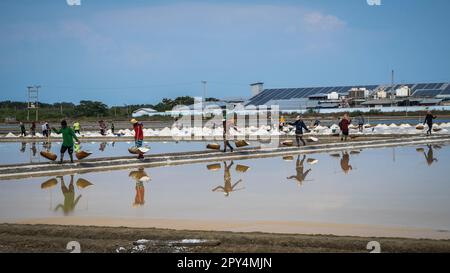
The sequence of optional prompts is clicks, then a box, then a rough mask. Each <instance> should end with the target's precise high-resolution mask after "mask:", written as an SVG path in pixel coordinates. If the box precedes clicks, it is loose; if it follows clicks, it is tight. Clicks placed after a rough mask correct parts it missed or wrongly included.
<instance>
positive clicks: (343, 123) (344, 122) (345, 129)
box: [339, 113, 352, 141]
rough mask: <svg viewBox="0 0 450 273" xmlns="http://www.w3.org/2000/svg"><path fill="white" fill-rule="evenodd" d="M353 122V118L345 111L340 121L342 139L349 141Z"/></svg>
mask: <svg viewBox="0 0 450 273" xmlns="http://www.w3.org/2000/svg"><path fill="white" fill-rule="evenodd" d="M351 123H352V120H351V119H350V118H349V116H348V114H347V113H345V114H344V117H343V118H342V119H341V121H340V122H339V128H340V129H341V132H342V136H341V141H347V137H348V131H349V128H348V127H349V126H350V124H351Z"/></svg>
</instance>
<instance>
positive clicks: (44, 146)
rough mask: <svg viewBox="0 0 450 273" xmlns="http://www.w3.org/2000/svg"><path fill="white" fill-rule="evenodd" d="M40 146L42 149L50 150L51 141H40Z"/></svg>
mask: <svg viewBox="0 0 450 273" xmlns="http://www.w3.org/2000/svg"><path fill="white" fill-rule="evenodd" d="M42 147H43V148H44V149H47V151H50V149H51V148H52V143H51V142H50V141H46V142H42Z"/></svg>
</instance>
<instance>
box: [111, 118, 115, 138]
mask: <svg viewBox="0 0 450 273" xmlns="http://www.w3.org/2000/svg"><path fill="white" fill-rule="evenodd" d="M114 129H115V127H114V122H112V121H111V133H112V134H113V135H114Z"/></svg>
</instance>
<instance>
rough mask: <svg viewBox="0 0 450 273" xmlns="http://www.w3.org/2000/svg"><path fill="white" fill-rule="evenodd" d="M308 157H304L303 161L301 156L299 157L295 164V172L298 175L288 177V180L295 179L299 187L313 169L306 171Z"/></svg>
mask: <svg viewBox="0 0 450 273" xmlns="http://www.w3.org/2000/svg"><path fill="white" fill-rule="evenodd" d="M305 159H306V155H303V158H302V160H300V155H298V156H297V161H296V162H295V171H296V173H297V174H296V175H291V176H288V177H286V178H287V179H295V180H297V185H298V186H301V185H302V184H303V182H304V181H305V178H306V176H307V175H308V174H309V172H311V168H310V169H308V170H306V172H305V171H304V170H305V167H304V164H305Z"/></svg>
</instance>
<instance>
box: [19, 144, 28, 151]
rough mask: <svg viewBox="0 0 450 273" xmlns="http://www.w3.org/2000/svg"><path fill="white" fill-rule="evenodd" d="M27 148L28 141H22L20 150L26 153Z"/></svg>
mask: <svg viewBox="0 0 450 273" xmlns="http://www.w3.org/2000/svg"><path fill="white" fill-rule="evenodd" d="M26 148H27V143H26V142H22V144H21V146H20V152H22V153H24V152H25V149H26Z"/></svg>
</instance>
